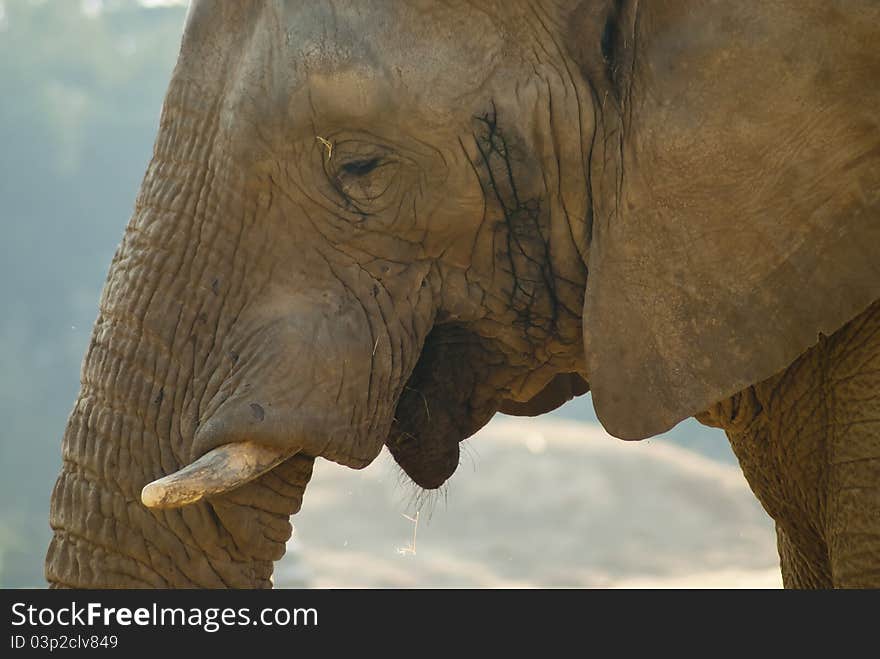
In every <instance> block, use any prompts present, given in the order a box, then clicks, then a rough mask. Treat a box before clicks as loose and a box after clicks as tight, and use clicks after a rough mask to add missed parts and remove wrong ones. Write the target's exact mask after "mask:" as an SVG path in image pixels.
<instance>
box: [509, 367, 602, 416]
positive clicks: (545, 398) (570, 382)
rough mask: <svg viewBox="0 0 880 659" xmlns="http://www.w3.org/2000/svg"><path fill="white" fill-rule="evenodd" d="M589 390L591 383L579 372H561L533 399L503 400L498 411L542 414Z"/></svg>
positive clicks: (526, 414) (530, 414)
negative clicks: (524, 400)
mask: <svg viewBox="0 0 880 659" xmlns="http://www.w3.org/2000/svg"><path fill="white" fill-rule="evenodd" d="M589 390H590V385H588V384H587V382H586V380H584V379H583V378H582V377H581V376H580V375H578V374H577V373H560V374H559V375H557V376H556V377H554V378H553V379H552V380H550V382H548V383H547V386H545V387H544V388H543V389H541V391H539V392H538V393H537V394H536V395H535V396H533V397H532V398H531V399H529V400H527V401H526V402H524V403H519V402H516V401H512V400H506V401H503V402H502V403H501V406H500V407H499V408H498V411H499V412H501V413H502V414H510V415H511V416H540V415H541V414H546V413H547V412H552V411H553V410H555V409H556V408H557V407H560V406H561V405H564V404H565V403H567V402H568V401H570V400H571V399H572V398H575V397H576V396H580V395H581V394H585V393H587V392H588V391H589Z"/></svg>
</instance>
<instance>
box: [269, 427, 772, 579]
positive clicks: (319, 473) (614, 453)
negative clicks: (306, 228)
mask: <svg viewBox="0 0 880 659" xmlns="http://www.w3.org/2000/svg"><path fill="white" fill-rule="evenodd" d="M416 512H418V517H416ZM293 522H294V526H295V528H296V531H295V533H294V537H293V539H292V540H291V541H290V544H289V546H288V549H289V551H288V555H287V556H286V557H285V559H283V560H282V561H281V562H280V563H279V564H278V567H277V570H276V576H275V581H276V586H278V587H300V586H310V587H319V588H326V587H355V588H371V587H402V588H415V587H536V586H537V587H625V588H639V587H648V588H666V587H671V588H674V587H685V588H697V587H708V588H733V587H746V588H778V587H780V586H781V580H780V576H779V568H778V558H777V555H776V547H775V535H774V532H773V526H772V522H771V521H770V519H769V518H768V517H767V515H766V514H765V513H764V511H763V510H762V509H761V507H760V505H759V504H758V503H757V501H756V500H755V498H754V496H753V495H752V493H751V492H750V491H749V489H748V486H747V485H746V482H745V480H744V479H743V477H742V474H741V472H740V470H739V469H738V468H737V467H734V466H730V465H725V464H721V463H718V462H715V461H713V460H710V459H708V458H704V457H702V456H700V455H697V454H696V453H693V452H691V451H689V450H687V449H683V448H679V447H676V446H675V445H672V444H670V443H668V442H661V441H651V440H648V441H645V442H632V443H630V442H623V441H620V440H616V439H614V438H612V437H610V436H609V435H607V434H606V433H605V432H604V431H603V430H602V428H601V427H600V426H598V425H595V424H587V423H577V422H570V421H560V420H555V419H548V420H545V419H514V418H510V417H500V416H499V417H496V419H494V420H493V421H492V422H491V423H490V424H489V425H488V426H487V427H486V428H484V429H483V430H482V431H481V432H480V433H478V434H477V435H476V436H474V437H473V438H471V439H470V440H468V441H467V442H465V443H464V444H463V451H462V463H461V466H460V467H459V469H458V471H457V472H456V474H455V476H453V478H452V479H451V480H450V481H449V483H448V484H447V485H446V487H445V489H444V490H443V491H442V492H440V493H439V494H438V493H435V494H434V495H431V496H425V495H424V493H421V494H420V493H419V491H418V490H417V488H415V486H414V485H413V484H412V483H410V482H408V481H407V479H406V477H405V476H404V475H403V473H402V472H401V471H400V469H399V468H398V467H397V466H396V465H395V464H394V462H393V460H392V459H391V457H390V456H389V455H388V454H387V452H385V451H383V454H382V456H381V457H380V458H379V459H378V460H376V461H375V462H374V463H373V464H372V465H371V466H370V467H368V468H367V469H365V470H363V471H360V472H356V471H352V470H348V469H345V468H343V467H339V466H337V465H334V464H332V463H328V462H326V461H320V464H318V465H317V466H316V469H315V476H314V478H313V479H312V482H311V484H310V486H309V489H308V491H307V492H306V497H305V503H304V506H303V511H302V512H301V513H300V514H299V515H297V516H296V517H294V518H293Z"/></svg>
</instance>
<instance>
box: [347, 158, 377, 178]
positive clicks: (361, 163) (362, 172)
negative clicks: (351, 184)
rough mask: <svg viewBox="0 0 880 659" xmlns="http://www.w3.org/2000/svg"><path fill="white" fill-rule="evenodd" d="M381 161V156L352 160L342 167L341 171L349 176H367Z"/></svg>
mask: <svg viewBox="0 0 880 659" xmlns="http://www.w3.org/2000/svg"><path fill="white" fill-rule="evenodd" d="M381 161H382V159H381V158H369V159H365V160H352V161H351V162H347V163H345V164H344V165H343V166H342V167H340V172H341V173H342V174H347V175H349V176H366V175H367V174H369V173H370V172H372V171H373V170H374V169H376V167H378V166H379V163H380V162H381Z"/></svg>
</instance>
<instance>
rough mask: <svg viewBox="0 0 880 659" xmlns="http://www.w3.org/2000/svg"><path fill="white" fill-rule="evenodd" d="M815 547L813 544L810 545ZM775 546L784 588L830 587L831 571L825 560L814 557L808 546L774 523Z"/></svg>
mask: <svg viewBox="0 0 880 659" xmlns="http://www.w3.org/2000/svg"><path fill="white" fill-rule="evenodd" d="M812 547H815V545H812ZM776 548H777V550H778V551H779V564H780V567H781V568H782V585H783V586H785V587H786V588H800V589H804V588H831V586H832V581H831V571H830V566H829V564H828V561H827V560H824V559H823V558H822V557H816V556H815V555H812V556H811V553H812V554H815V552H811V551H810V546H808V547H803V546H801V545H800V544H799V543H798V542H797V541H795V540H792V539H791V538H789V537H788V535H787V534H786V533H785V529H784V528H782V527H781V526H780V525H779V524H776Z"/></svg>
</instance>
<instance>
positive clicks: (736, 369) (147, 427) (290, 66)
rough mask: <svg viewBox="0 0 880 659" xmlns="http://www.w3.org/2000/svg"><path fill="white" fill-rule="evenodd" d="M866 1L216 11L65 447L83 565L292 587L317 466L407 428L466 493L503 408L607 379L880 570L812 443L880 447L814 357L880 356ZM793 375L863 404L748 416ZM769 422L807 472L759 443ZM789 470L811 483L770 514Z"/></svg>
mask: <svg viewBox="0 0 880 659" xmlns="http://www.w3.org/2000/svg"><path fill="white" fill-rule="evenodd" d="M835 7H836V4H835V3H830V5H829V3H826V2H821V3H820V2H818V1H817V2H815V3H806V6H805V4H804V3H794V2H790V3H787V2H779V3H764V4H760V5H755V4H751V3H749V4H747V5H732V4H731V5H729V6H728V5H724V4H723V3H722V4H721V5H719V4H718V3H712V2H708V1H704V0H680V1H678V2H672V1H670V2H656V3H644V2H642V3H639V2H637V1H636V0H633V1H629V0H624V1H620V2H611V1H608V2H603V1H599V0H584V1H582V2H554V1H552V0H542V1H535V2H500V1H499V2H480V3H475V2H467V1H463V0H461V1H455V0H454V1H452V2H443V3H440V2H429V1H427V0H424V1H421V2H403V1H397V2H392V1H390V0H388V1H385V2H380V1H375V2H352V1H341V0H340V1H337V2H330V1H325V2H293V1H288V2H267V1H262V0H260V1H258V0H249V1H245V2H235V3H221V2H211V1H209V0H201V1H199V0H196V1H195V2H193V3H192V5H191V7H190V10H189V13H188V16H187V23H186V27H185V31H184V36H183V42H182V47H181V52H180V56H179V60H178V64H177V67H176V69H175V71H174V74H173V76H172V79H171V82H170V85H169V88H168V92H167V95H166V98H165V103H164V107H163V112H162V118H161V121H160V126H159V132H158V136H157V140H156V146H155V151H154V156H153V160H152V162H151V163H150V165H149V167H148V170H147V173H146V176H145V178H144V181H143V184H142V187H141V190H140V193H139V195H138V198H137V202H136V207H135V212H134V215H133V217H132V219H131V221H130V223H129V226H128V229H127V230H126V233H125V236H124V239H123V242H122V244H121V246H120V248H119V251H118V252H117V254H116V257H115V258H114V261H113V264H112V265H111V269H110V273H109V275H108V280H107V284H106V287H105V289H104V292H103V295H102V298H101V304H100V315H99V318H98V321H97V322H96V325H95V329H94V333H93V337H92V341H91V344H90V347H89V349H88V352H87V355H86V359H85V363H84V367H83V382H82V389H81V392H80V397H79V399H78V400H77V402H76V404H75V407H74V411H73V414H72V415H71V418H70V422H69V426H68V429H67V432H66V435H65V439H64V457H65V463H64V467H63V470H62V473H61V475H60V477H59V480H58V484H57V486H56V490H55V493H54V495H53V507H52V513H51V523H52V527H53V529H54V532H55V537H54V539H53V541H52V545H51V546H50V549H49V554H48V557H47V577H48V579H49V581H50V583H51V584H52V585H55V586H152V587H175V586H190V585H199V586H212V587H224V586H233V587H265V586H268V585H270V581H269V578H270V575H271V572H272V563H273V561H274V560H277V559H278V558H279V557H280V556H281V555H282V554H283V552H284V546H285V542H286V541H287V539H288V537H289V535H290V523H289V516H290V515H291V514H293V513H295V512H297V511H298V510H299V508H300V505H301V503H302V497H303V493H304V490H305V488H306V485H307V482H308V479H309V477H310V475H311V470H312V464H313V461H314V459H315V458H317V457H323V458H325V459H328V460H333V461H335V462H338V463H340V464H343V465H346V466H348V467H352V468H362V467H365V466H366V465H368V464H370V462H371V461H372V460H373V459H374V458H375V457H376V455H377V454H378V453H379V451H380V450H381V448H382V447H383V446H387V447H388V449H389V450H390V452H391V453H392V455H393V456H394V458H395V459H396V460H397V462H398V464H400V466H401V467H402V468H403V470H404V471H405V472H406V473H407V474H408V475H409V476H410V477H411V478H412V479H413V481H415V482H416V483H417V484H418V485H420V486H422V487H425V488H429V489H433V488H437V487H439V486H441V485H442V484H443V483H444V482H445V481H446V480H447V479H448V478H449V476H450V475H451V474H452V473H453V472H454V471H455V469H456V468H457V466H458V463H459V443H460V442H461V441H462V440H463V439H465V438H467V437H469V436H470V435H472V434H473V433H474V432H476V431H477V430H478V429H479V428H480V427H482V426H483V425H484V424H485V423H487V422H488V421H489V419H490V418H491V417H492V416H493V415H494V414H495V413H496V412H497V411H499V410H501V411H504V412H508V413H513V414H520V415H536V414H540V413H543V412H546V411H549V410H551V409H553V408H555V407H557V406H558V405H560V404H562V403H563V402H565V401H567V400H569V399H570V398H572V397H573V396H576V395H579V394H582V393H585V392H586V391H587V390H588V388H589V389H591V390H592V392H593V397H594V401H595V404H596V409H597V413H598V415H599V418H600V420H601V421H602V422H603V424H604V425H605V427H606V428H607V429H608V430H609V432H611V433H612V434H613V435H615V436H618V437H621V438H625V439H641V438H644V437H649V436H652V435H655V434H657V433H659V432H662V431H664V430H667V429H668V428H670V427H671V426H673V425H674V424H676V423H678V422H679V421H681V420H682V419H685V418H687V417H689V416H693V415H695V414H700V415H701V416H700V418H701V419H702V420H704V421H705V422H707V423H713V424H715V425H720V426H722V427H725V428H727V429H728V430H729V432H730V434H731V438H732V439H733V440H734V447H735V449H736V450H737V453H738V455H739V456H740V459H741V460H742V463H743V466H744V468H745V469H746V474H747V476H748V477H749V478H750V481H751V483H752V486H753V488H754V489H755V491H756V493H757V494H758V496H759V498H761V500H762V502H764V503H765V506H767V507H768V510H769V511H770V512H771V514H773V515H774V517H776V519H777V523H778V525H779V526H780V528H781V529H782V531H780V534H781V537H784V538H785V541H784V542H788V543H790V544H791V546H792V547H796V551H795V550H790V551H789V550H787V549H783V551H782V554H781V555H782V562H783V574H784V576H785V578H786V583H787V584H789V585H868V584H874V583H876V580H877V579H878V578H880V559H877V558H876V557H877V551H878V548H880V525H875V526H873V527H870V528H869V529H868V531H867V532H863V531H862V528H863V527H864V526H865V525H866V524H868V523H867V522H866V521H865V520H867V519H875V518H876V513H877V511H880V500H878V496H880V495H878V494H877V490H876V489H874V490H870V491H869V492H867V493H865V494H864V496H861V497H859V498H858V499H857V500H856V501H855V502H853V503H851V504H850V503H846V505H843V504H841V505H840V506H838V507H835V508H833V511H834V512H833V514H831V515H830V516H829V515H823V514H822V513H823V512H824V513H827V510H828V509H827V508H826V507H824V506H823V505H813V503H814V500H815V501H819V500H822V501H824V500H825V498H826V496H836V494H835V492H831V491H829V490H828V488H832V489H833V488H839V489H843V488H846V487H848V483H849V479H848V477H847V476H846V475H845V474H844V475H840V476H839V477H838V476H835V477H834V478H830V479H820V480H818V481H817V480H815V479H811V477H810V475H811V474H813V473H814V472H815V471H816V470H817V469H820V470H821V469H826V468H828V469H831V466H829V465H828V464H825V463H824V462H822V460H826V459H828V458H826V457H825V456H823V455H822V452H821V451H814V452H809V453H806V454H804V455H801V453H800V452H797V451H793V450H791V449H790V448H789V447H790V445H791V441H792V440H791V437H793V436H794V435H793V434H795V435H796V434H799V433H802V431H803V429H804V428H811V429H812V431H811V432H812V433H813V435H811V436H815V437H816V438H817V439H816V441H817V442H820V443H822V442H830V441H832V440H831V435H830V434H829V433H831V434H833V435H834V438H833V441H834V442H835V444H834V445H835V446H837V445H838V444H837V443H836V442H839V441H846V440H840V437H839V433H837V434H835V433H834V431H833V428H834V427H835V424H846V423H849V421H848V420H851V419H858V420H859V422H860V423H862V422H863V423H864V424H865V427H866V428H868V429H869V430H867V431H865V432H863V433H859V434H858V435H857V436H853V439H852V441H850V442H849V443H848V444H846V451H848V452H850V453H852V455H853V456H854V457H853V460H854V463H858V464H859V465H864V464H867V465H868V467H865V468H866V469H868V470H869V471H870V470H871V469H880V467H878V466H877V464H878V463H875V462H871V460H876V459H877V458H876V456H877V455H878V454H880V448H878V443H880V430H878V428H877V421H876V420H873V419H875V417H872V416H871V414H870V409H871V406H872V405H873V406H875V407H876V405H877V404H878V403H877V400H878V398H877V394H878V387H877V386H876V384H877V383H876V380H867V381H865V382H864V383H863V385H864V386H863V388H860V389H859V390H858V391H854V390H853V391H850V390H848V389H846V385H844V384H842V383H841V384H840V387H841V388H838V386H837V385H838V383H839V380H831V379H829V377H830V376H829V371H827V370H822V369H818V370H817V369H800V368H799V366H798V365H799V364H801V363H804V362H803V360H807V361H809V360H812V359H814V356H815V355H816V354H818V353H817V352H816V351H824V350H825V347H823V345H824V344H820V345H819V346H818V347H814V346H815V344H816V340H817V337H818V336H819V334H820V333H822V334H823V335H825V336H832V339H833V341H834V342H835V343H834V345H835V346H836V347H835V350H834V351H833V352H829V353H826V352H822V354H828V355H833V357H829V359H833V360H837V362H839V363H840V364H844V363H846V364H850V363H853V364H859V365H860V366H858V367H856V373H855V375H858V376H861V375H865V376H866V377H868V375H867V373H868V371H862V370H860V369H869V364H870V363H871V360H872V359H873V357H874V356H875V355H876V354H878V351H880V349H878V348H877V338H876V337H877V335H878V333H877V332H874V331H873V329H872V328H873V327H874V324H875V316H876V311H875V310H874V309H873V308H872V309H869V310H868V311H865V310H866V309H867V308H868V307H869V306H870V305H871V304H872V303H873V302H874V301H875V300H877V299H878V298H880V259H878V258H877V256H878V255H877V253H876V247H874V246H876V245H878V244H880V226H878V225H880V222H878V221H877V218H878V189H880V185H878V184H880V164H878V159H880V155H878V154H880V130H878V124H877V116H876V112H875V110H876V107H878V106H880V98H878V96H880V91H878V90H877V89H876V88H875V87H872V86H870V85H867V84H866V81H867V80H871V79H876V77H877V74H880V55H878V54H877V52H876V49H874V48H872V47H871V46H870V44H872V43H873V42H874V39H875V37H876V36H877V35H876V25H877V24H880V8H878V7H877V6H876V4H875V3H870V2H867V1H865V2H855V3H847V11H846V12H840V11H836V9H835ZM860 314H862V315H861V316H860ZM853 319H855V320H853ZM850 321H852V323H854V324H850V325H847V326H846V327H844V326H845V325H846V323H848V322H850ZM842 327H844V329H841V328H842ZM853 328H856V329H853ZM859 356H862V357H864V359H861V358H860V357H859ZM791 369H794V370H791ZM785 373H788V374H789V375H784V374H785ZM791 373H801V374H802V375H800V376H797V375H790V374H791ZM779 374H783V375H781V376H780V375H779ZM777 377H782V378H783V380H784V381H786V382H791V381H794V383H795V384H794V385H793V386H795V388H797V387H798V386H802V387H805V388H808V389H810V390H813V391H819V392H823V393H822V395H826V396H832V395H833V396H834V397H835V400H838V399H839V397H841V396H843V397H851V398H852V401H857V402H852V404H851V405H852V406H854V407H851V406H850V405H847V406H846V410H847V412H846V413H845V414H844V413H843V412H841V413H840V414H838V415H836V416H835V415H832V416H833V419H832V418H831V417H829V416H828V415H821V414H818V413H817V412H816V409H815V408H811V409H809V410H806V409H803V410H801V409H796V410H794V411H793V410H792V409H791V408H792V406H794V407H796V406H797V400H798V398H797V397H796V396H792V397H791V398H790V400H791V401H792V402H791V403H790V405H789V406H788V407H786V408H785V409H777V407H776V406H775V405H769V404H762V405H754V406H752V407H750V408H748V409H749V410H751V411H750V412H748V410H746V407H745V406H740V405H739V403H738V402H737V401H742V400H751V398H749V397H748V396H749V394H748V392H749V391H755V392H758V393H757V394H755V395H756V397H757V398H756V400H760V399H761V394H760V392H761V391H763V389H761V387H762V386H769V385H766V384H762V383H766V382H771V381H773V378H777ZM768 378H771V380H767V379H768ZM798 378H802V379H800V380H799V379H798ZM588 382H589V385H588V384H587V383H588ZM753 385H754V388H752V386H753ZM786 400H788V398H786ZM866 401H867V402H866ZM842 409H843V408H841V410H842ZM706 410H709V411H708V412H707V411H706ZM748 414H751V419H747V420H743V419H744V415H746V416H747V415H748ZM792 415H793V417H792ZM756 419H764V420H763V421H758V420H756ZM793 419H794V420H793ZM752 423H754V424H759V423H766V424H769V426H770V427H772V428H773V431H772V433H774V434H773V437H774V439H773V443H774V445H777V446H779V447H780V448H779V449H778V450H779V451H781V452H782V453H783V454H785V455H792V456H793V455H798V456H799V457H798V459H797V460H784V459H778V460H776V459H773V460H771V459H769V458H768V459H762V460H759V461H758V462H759V464H756V462H755V459H753V458H754V456H755V455H757V453H755V452H754V450H753V448H750V447H751V446H752V444H753V442H752V440H750V439H749V437H752V435H748V432H751V431H750V430H749V431H748V432H747V434H746V435H744V434H743V432H744V431H743V428H749V429H751V428H753V427H755V428H756V427H757V426H756V425H754V426H753V425H750V424H752ZM829 428H831V430H829ZM753 434H754V433H753ZM862 460H865V461H867V462H860V461H862ZM276 465H277V466H276ZM872 465H873V466H872ZM855 468H856V467H853V469H855ZM858 468H859V469H861V468H862V467H861V466H859V467H858ZM834 469H837V467H836V466H835V467H834ZM843 469H844V471H845V470H846V468H843ZM767 470H770V473H771V475H773V478H766V479H765V478H761V477H759V476H758V474H759V473H760V474H764V473H766V472H767ZM834 473H835V474H837V471H835V472H834ZM847 473H849V472H847ZM859 473H861V472H859ZM774 479H775V480H774ZM779 479H787V480H789V481H791V482H799V483H803V484H804V487H807V488H808V489H807V490H805V492H806V495H807V501H806V502H805V503H804V505H802V506H782V507H776V506H772V505H770V504H769V503H768V502H771V501H773V500H774V497H780V496H781V497H783V498H785V493H784V492H781V491H780V489H779V488H778V487H776V486H774V485H773V483H774V482H777V481H778V480H779ZM243 483H246V484H243ZM528 487H552V484H551V483H548V484H540V483H536V484H532V483H529V484H528V485H527V484H524V483H517V484H516V485H515V488H516V489H517V492H518V493H519V492H520V490H523V491H527V489H528ZM774 488H775V489H774ZM823 488H824V489H823ZM811 497H812V498H811ZM847 501H849V500H848V499H847ZM584 505H589V502H584ZM872 515H874V517H873V518H872V517H871V516H872ZM804 525H807V526H810V525H812V527H815V528H816V529H817V531H816V532H815V533H812V534H798V533H794V532H789V531H788V530H786V529H788V528H789V527H790V528H791V529H800V528H802V527H803V526H804ZM868 526H870V525H869V524H868ZM856 528H857V529H860V530H859V533H860V534H861V535H860V537H863V538H865V539H864V541H858V542H857V541H856V540H853V539H852V537H854V536H852V537H850V536H847V535H846V534H847V533H849V530H850V529H856ZM844 536H845V538H844V540H839V538H841V537H844ZM859 542H862V544H861V545H859ZM875 543H876V544H875ZM802 545H804V546H803V547H802ZM787 546H788V545H784V544H783V547H787ZM822 549H825V550H827V551H824V552H823V551H822ZM865 555H868V556H873V557H874V558H873V559H870V560H867V561H866V560H865V559H864V556H865ZM817 556H822V557H823V558H821V559H819V558H816V557H817ZM819 560H821V561H824V562H823V563H822V564H821V565H819V566H812V567H810V570H806V568H804V567H803V563H804V562H805V561H806V562H809V561H819ZM811 565H812V564H811ZM805 571H809V572H810V573H811V574H812V573H814V572H815V574H819V575H821V578H817V579H816V580H809V579H801V578H800V577H798V578H795V577H794V576H792V575H795V574H801V573H804V572H805Z"/></svg>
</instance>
